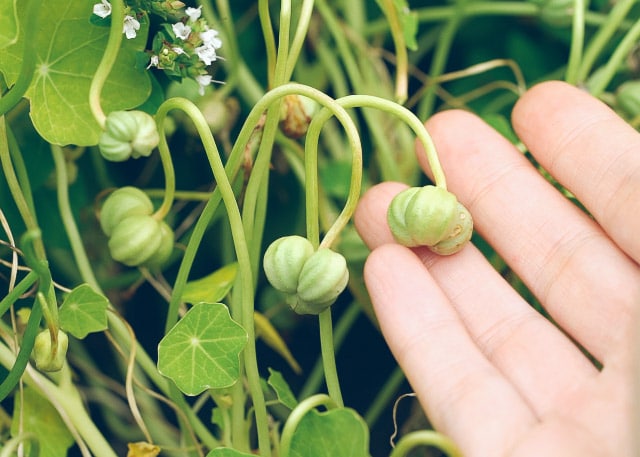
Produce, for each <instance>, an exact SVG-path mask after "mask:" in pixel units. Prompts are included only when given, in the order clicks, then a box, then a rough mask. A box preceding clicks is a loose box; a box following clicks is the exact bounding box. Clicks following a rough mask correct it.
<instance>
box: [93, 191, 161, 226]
mask: <svg viewBox="0 0 640 457" xmlns="http://www.w3.org/2000/svg"><path fill="white" fill-rule="evenodd" d="M151 213H153V203H151V200H150V199H149V197H148V196H147V194H145V193H144V192H143V191H141V190H140V189H138V188H137V187H132V186H126V187H122V188H120V189H117V190H115V191H114V192H112V193H111V194H110V195H109V196H108V197H107V198H106V199H105V201H104V203H103V204H102V209H101V210H100V226H101V227H102V231H103V232H104V234H105V235H107V236H111V232H112V231H113V229H114V227H115V226H116V225H118V224H119V223H120V222H121V221H122V220H124V219H126V218H127V217H130V216H150V215H151Z"/></svg>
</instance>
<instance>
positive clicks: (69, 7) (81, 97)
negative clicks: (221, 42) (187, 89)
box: [0, 0, 151, 146]
mask: <svg viewBox="0 0 640 457" xmlns="http://www.w3.org/2000/svg"><path fill="white" fill-rule="evenodd" d="M5 1H6V0H5ZM94 3H95V2H94V1H92V0H74V1H66V0H51V1H46V2H42V4H41V6H40V8H38V14H39V18H38V30H37V33H35V34H34V35H30V36H25V34H24V32H20V36H19V38H18V41H17V42H16V43H15V44H13V45H11V46H9V47H7V48H5V49H2V50H0V72H1V73H2V74H3V75H4V77H5V79H6V80H7V83H8V84H9V85H12V84H13V83H14V82H15V81H16V79H17V77H18V74H19V72H20V66H21V62H22V55H23V50H24V46H25V42H26V41H29V45H30V46H31V48H32V50H33V52H35V53H36V68H35V73H34V76H33V80H32V81H31V86H30V87H29V90H28V91H27V93H26V97H27V98H28V99H29V101H30V109H31V113H30V115H31V120H32V121H33V125H34V127H35V128H36V130H37V131H38V133H39V134H40V135H42V137H43V138H44V139H46V140H47V141H48V142H49V143H53V144H59V145H66V144H76V145H81V146H88V145H94V144H97V143H98V137H99V135H100V133H101V128H100V126H99V125H98V123H97V121H96V120H95V119H94V117H93V115H92V113H91V109H90V107H89V104H88V103H87V101H88V99H89V87H90V86H91V80H92V78H93V75H94V73H95V72H96V69H97V67H98V64H99V62H100V59H101V58H102V54H103V52H104V49H105V48H106V45H107V37H108V34H109V28H107V27H99V26H96V25H93V24H92V23H91V22H89V18H90V16H91V11H92V8H93V4H94ZM24 14H25V9H24V8H18V16H19V18H20V21H22V20H23V19H24V18H23V16H24ZM148 28H149V25H148V24H145V23H143V24H141V28H140V30H139V31H138V33H137V36H136V37H135V38H134V39H131V40H127V39H123V42H122V46H121V48H120V51H119V53H118V58H117V60H116V63H115V65H114V67H113V69H112V70H111V72H110V73H109V77H108V78H107V81H106V83H105V86H104V90H103V92H102V96H101V103H102V106H103V109H104V111H105V112H106V113H109V112H111V111H115V110H122V109H129V108H133V107H135V106H137V105H140V104H142V103H143V102H144V101H145V100H146V99H147V98H148V97H149V94H150V93H151V82H150V80H149V74H148V73H147V72H145V71H140V70H137V69H136V68H135V60H136V55H137V53H138V52H139V51H142V50H143V49H144V48H145V44H146V40H147V34H148Z"/></svg>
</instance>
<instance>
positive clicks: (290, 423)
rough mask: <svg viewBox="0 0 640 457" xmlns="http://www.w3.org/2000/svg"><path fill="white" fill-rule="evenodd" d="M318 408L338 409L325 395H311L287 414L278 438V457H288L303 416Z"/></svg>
mask: <svg viewBox="0 0 640 457" xmlns="http://www.w3.org/2000/svg"><path fill="white" fill-rule="evenodd" d="M318 406H324V407H326V408H327V409H335V408H337V407H338V405H337V404H336V403H335V402H334V401H333V400H332V399H331V397H329V396H328V395H325V394H317V395H313V396H311V397H309V398H306V399H304V400H303V401H301V402H300V403H298V406H296V407H295V408H294V409H293V411H291V414H289V418H288V419H287V422H286V423H285V424H284V427H283V429H282V435H281V437H280V457H289V452H290V450H291V441H292V440H293V435H294V433H295V431H296V428H297V427H298V425H299V424H300V421H301V420H302V418H303V417H304V416H305V414H307V413H308V412H309V411H311V410H312V409H315V408H317V407H318Z"/></svg>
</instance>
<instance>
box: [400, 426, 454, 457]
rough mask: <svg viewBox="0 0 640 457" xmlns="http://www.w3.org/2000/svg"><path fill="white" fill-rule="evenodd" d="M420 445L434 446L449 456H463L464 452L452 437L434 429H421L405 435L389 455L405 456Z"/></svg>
mask: <svg viewBox="0 0 640 457" xmlns="http://www.w3.org/2000/svg"><path fill="white" fill-rule="evenodd" d="M418 446H433V447H436V448H438V449H440V450H441V451H442V452H444V453H446V454H447V455H448V456H449V457H462V453H461V452H460V450H459V449H458V447H457V446H456V445H455V443H454V442H453V441H451V439H450V438H448V437H446V436H444V435H441V434H440V433H438V432H435V431H433V430H420V431H417V432H411V433H409V434H407V435H405V436H403V437H402V438H401V439H400V441H398V444H396V446H395V448H394V449H393V451H392V452H391V454H390V455H389V457H404V456H406V455H409V451H411V450H412V449H414V448H416V447H418Z"/></svg>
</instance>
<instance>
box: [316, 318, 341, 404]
mask: <svg viewBox="0 0 640 457" xmlns="http://www.w3.org/2000/svg"><path fill="white" fill-rule="evenodd" d="M318 323H319V326H320V352H321V354H322V365H323V368H324V379H325V382H326V383H327V391H328V392H329V396H330V397H331V399H332V400H333V401H334V402H335V403H336V404H337V405H338V406H341V407H342V406H344V400H342V391H341V389H340V380H339V379H338V369H337V367H336V352H335V349H334V340H333V323H332V321H331V307H329V308H327V309H325V310H324V311H322V312H321V313H320V314H319V315H318Z"/></svg>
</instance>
